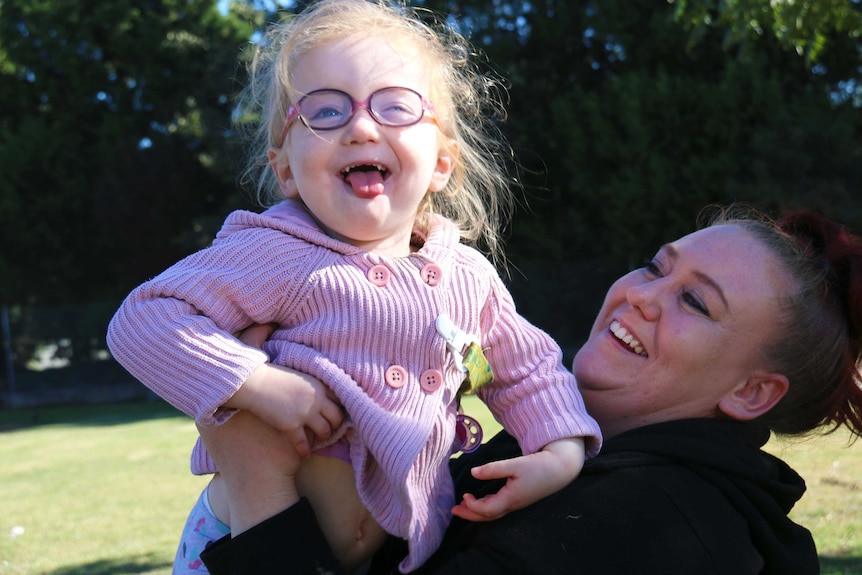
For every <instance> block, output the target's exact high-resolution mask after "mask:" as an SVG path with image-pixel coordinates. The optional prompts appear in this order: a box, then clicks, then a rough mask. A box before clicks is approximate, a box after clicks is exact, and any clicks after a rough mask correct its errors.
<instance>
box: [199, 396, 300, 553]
mask: <svg viewBox="0 0 862 575" xmlns="http://www.w3.org/2000/svg"><path fill="white" fill-rule="evenodd" d="M198 431H199V432H200V435H201V439H202V440H203V443H204V446H205V447H206V449H207V453H209V455H210V457H212V459H213V461H215V464H216V466H217V467H218V470H219V474H220V476H221V480H222V481H224V485H225V489H226V490H227V499H228V501H229V502H230V526H231V533H232V534H233V535H234V536H236V535H238V534H239V533H242V532H243V531H245V530H246V529H248V528H249V527H251V526H253V525H257V524H258V523H260V522H261V521H263V520H265V519H268V518H270V517H272V516H273V515H275V514H277V513H279V512H280V511H282V510H284V509H286V508H288V507H290V506H291V505H293V504H294V503H296V502H297V501H299V494H298V492H297V490H296V483H295V481H294V476H295V475H296V472H297V471H298V470H299V467H300V465H301V464H302V457H300V456H299V454H298V453H297V452H296V449H295V448H294V447H293V443H291V441H290V440H289V439H288V437H287V435H286V434H285V433H282V432H280V431H278V430H277V429H275V428H274V427H272V426H271V425H268V424H267V423H264V422H263V421H262V420H260V419H259V418H258V417H256V416H255V415H253V414H252V413H249V412H248V411H238V412H237V413H235V414H234V415H233V416H232V417H231V418H230V419H228V420H227V421H226V422H225V423H223V424H222V425H216V426H200V425H199V426H198Z"/></svg>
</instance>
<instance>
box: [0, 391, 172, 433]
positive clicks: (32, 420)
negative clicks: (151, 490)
mask: <svg viewBox="0 0 862 575" xmlns="http://www.w3.org/2000/svg"><path fill="white" fill-rule="evenodd" d="M166 417H187V416H186V415H185V414H183V413H181V412H180V411H178V410H176V409H174V408H173V407H171V406H170V405H169V404H167V403H165V402H164V401H162V400H160V399H154V400H145V401H135V402H128V403H111V404H97V405H63V406H33V407H12V408H3V409H0V433H2V432H4V431H15V430H18V429H25V428H32V427H36V426H42V425H82V426H95V425H122V424H125V423H132V422H135V421H142V420H147V419H162V418H166Z"/></svg>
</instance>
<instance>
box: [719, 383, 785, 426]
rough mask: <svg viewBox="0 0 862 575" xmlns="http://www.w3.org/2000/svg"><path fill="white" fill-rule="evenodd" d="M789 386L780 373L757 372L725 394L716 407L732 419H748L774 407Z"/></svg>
mask: <svg viewBox="0 0 862 575" xmlns="http://www.w3.org/2000/svg"><path fill="white" fill-rule="evenodd" d="M789 387H790V382H789V381H788V380H787V377H786V376H784V375H782V374H780V373H767V372H757V373H755V374H753V375H752V376H751V377H749V378H748V380H746V381H745V382H743V383H740V384H739V385H737V386H736V387H735V388H733V390H731V391H730V393H728V394H727V395H725V396H724V397H723V398H722V399H721V400H720V401H719V402H718V408H719V409H720V410H721V412H722V413H724V414H725V415H727V416H729V417H731V418H733V419H736V420H738V421H749V420H752V419H754V418H756V417H759V416H761V415H763V414H764V413H766V412H767V411H769V410H770V409H772V408H773V407H775V404H776V403H778V402H779V401H780V400H781V398H782V397H784V395H785V394H786V393H787V389H788V388H789Z"/></svg>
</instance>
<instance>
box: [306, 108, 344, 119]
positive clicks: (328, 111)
mask: <svg viewBox="0 0 862 575" xmlns="http://www.w3.org/2000/svg"><path fill="white" fill-rule="evenodd" d="M341 115H342V112H341V110H339V109H338V108H334V107H332V108H318V109H316V110H313V111H312V113H311V114H310V116H311V117H312V118H313V119H319V118H320V119H322V118H338V117H341Z"/></svg>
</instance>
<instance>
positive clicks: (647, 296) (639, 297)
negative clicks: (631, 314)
mask: <svg viewBox="0 0 862 575" xmlns="http://www.w3.org/2000/svg"><path fill="white" fill-rule="evenodd" d="M660 282H661V280H654V281H651V282H647V283H642V284H638V285H635V286H632V287H630V288H629V289H628V290H626V300H627V301H628V302H629V304H631V306H632V307H634V308H635V309H637V310H639V311H640V312H641V314H642V315H643V316H644V319H646V320H647V321H656V320H657V319H658V318H659V316H660V315H661V305H660V299H659V295H660V290H661V286H660V285H659V284H660Z"/></svg>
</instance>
